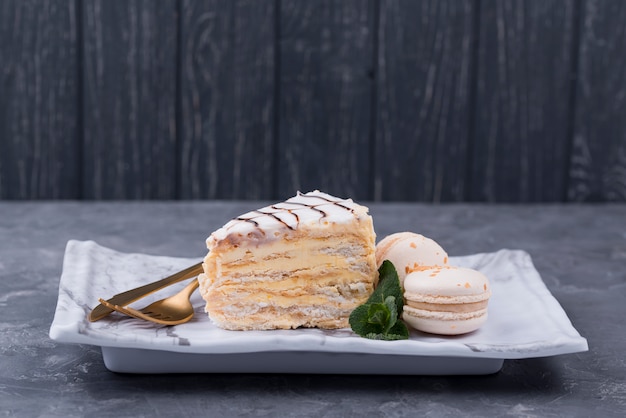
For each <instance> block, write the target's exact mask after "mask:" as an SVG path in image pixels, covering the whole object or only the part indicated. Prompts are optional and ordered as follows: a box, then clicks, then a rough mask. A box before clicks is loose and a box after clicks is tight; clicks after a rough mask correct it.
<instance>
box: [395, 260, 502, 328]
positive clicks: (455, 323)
mask: <svg viewBox="0 0 626 418" xmlns="http://www.w3.org/2000/svg"><path fill="white" fill-rule="evenodd" d="M490 296H491V290H490V287H489V280H488V279H487V277H485V275H484V274H482V273H481V272H479V271H477V270H472V269H469V268H464V267H453V266H431V267H424V268H422V269H419V270H416V271H414V272H411V273H409V274H408V275H407V276H406V278H405V280H404V299H405V305H404V309H403V313H402V319H403V320H404V322H406V323H407V324H408V325H410V326H411V327H413V328H415V329H417V330H419V331H424V332H429V333H433V334H443V335H457V334H465V333H468V332H471V331H474V330H476V329H478V328H479V327H480V326H481V325H482V324H484V323H485V321H486V320H487V304H488V302H489V297H490Z"/></svg>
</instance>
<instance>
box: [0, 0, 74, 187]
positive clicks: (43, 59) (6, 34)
mask: <svg viewBox="0 0 626 418" xmlns="http://www.w3.org/2000/svg"><path fill="white" fill-rule="evenodd" d="M74 7H75V3H74V2H67V1H63V0H58V1H55V0H47V1H35V0H27V1H22V0H6V1H2V2H0V63H1V67H0V199H59V198H60V199H67V198H74V197H76V196H77V193H78V189H77V188H78V180H77V177H78V176H77V173H78V171H77V170H78V166H77V152H78V147H77V140H78V137H77V116H76V115H77V111H76V110H77V94H78V90H77V88H78V87H77V69H78V66H77V49H76V33H77V31H76V28H77V25H76V10H75V8H74Z"/></svg>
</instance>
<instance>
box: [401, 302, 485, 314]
mask: <svg viewBox="0 0 626 418" xmlns="http://www.w3.org/2000/svg"><path fill="white" fill-rule="evenodd" d="M487 303H488V301H486V300H484V301H481V302H473V303H448V304H441V303H427V302H414V301H411V300H407V301H406V304H407V305H408V306H410V307H412V308H415V309H422V310H426V311H434V312H475V311H479V310H483V309H486V308H487Z"/></svg>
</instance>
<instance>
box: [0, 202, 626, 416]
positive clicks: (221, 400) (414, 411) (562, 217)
mask: <svg viewBox="0 0 626 418" xmlns="http://www.w3.org/2000/svg"><path fill="white" fill-rule="evenodd" d="M257 206H259V204H258V203H254V202H235V203H226V202H197V203H174V202H172V203H74V202H67V203H7V202H4V203H0V416H18V417H22V416H24V417H30V416H43V417H55V416H59V417H68V416H87V415H91V416H96V415H98V416H135V417H141V416H151V417H152V416H207V415H209V416H232V415H241V416H364V415H370V416H418V414H424V415H427V416H460V415H474V416H504V415H507V416H524V417H528V416H541V417H545V416H591V415H597V416H599V417H600V416H603V417H605V416H623V415H624V411H626V382H625V378H626V358H625V356H626V355H625V354H624V353H626V328H625V326H624V318H626V308H625V306H626V304H624V300H625V299H626V206H624V205H621V206H620V205H588V206H560V205H535V206H521V207H520V206H486V205H441V206H430V205H416V204H371V205H370V210H371V213H372V215H373V216H374V222H375V227H376V232H377V234H378V236H379V237H382V236H384V235H387V234H389V233H391V232H396V231H399V230H412V231H416V232H420V233H423V234H424V235H427V236H430V237H432V238H434V239H435V240H437V241H438V242H439V243H441V244H442V246H443V247H444V248H446V250H447V251H448V253H449V254H450V255H462V254H469V253H475V252H485V251H495V250H497V249H500V248H519V249H523V250H526V251H527V252H529V253H530V254H531V255H532V257H533V261H534V263H535V265H536V267H537V269H538V270H539V272H540V273H541V275H542V277H543V280H544V281H545V283H546V285H547V286H548V288H549V289H550V291H551V292H552V294H553V295H554V296H555V297H556V299H557V300H558V301H559V302H560V303H561V305H562V306H563V308H564V309H565V311H566V312H567V313H568V315H569V317H570V319H571V320H572V323H573V324H574V326H575V327H576V328H577V329H578V331H579V332H580V333H581V334H582V335H583V336H584V337H586V338H587V339H588V341H589V348H590V350H589V352H586V353H579V354H570V355H562V356H556V357H548V358H537V359H526V360H507V361H505V363H504V367H503V369H502V370H501V371H500V372H499V373H497V374H495V375H490V376H481V377H458V376H451V377H423V376H402V377H396V376H339V375H252V374H250V375H154V376H145V375H121V374H115V373H111V372H109V371H107V370H106V369H105V367H104V365H103V362H102V357H101V354H100V351H99V349H98V348H96V347H91V346H78V345H63V344H57V343H55V342H53V341H51V340H50V339H49V338H48V330H49V327H50V323H51V321H52V316H53V313H54V309H55V305H56V298H57V290H58V281H59V276H60V273H61V269H62V257H63V252H64V248H65V244H66V242H67V241H68V240H69V239H79V240H88V239H91V240H95V241H97V242H98V243H100V244H102V245H104V246H107V247H110V248H113V249H116V250H120V251H128V252H145V253H150V254H159V255H172V256H190V257H191V256H202V255H203V254H204V253H205V248H204V239H205V238H206V236H207V235H208V233H210V232H211V231H212V230H214V229H216V228H217V227H219V226H221V224H223V223H224V222H225V221H226V220H228V219H229V218H231V217H233V216H236V215H238V214H239V213H242V212H244V211H247V210H249V209H253V208H256V207H257Z"/></svg>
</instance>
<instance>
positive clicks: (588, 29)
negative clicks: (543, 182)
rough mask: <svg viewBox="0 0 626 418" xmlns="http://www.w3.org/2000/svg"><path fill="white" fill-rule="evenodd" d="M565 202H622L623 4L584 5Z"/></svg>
mask: <svg viewBox="0 0 626 418" xmlns="http://www.w3.org/2000/svg"><path fill="white" fill-rule="evenodd" d="M585 5H586V6H585V7H584V9H583V14H582V27H581V46H580V59H579V73H578V79H577V84H576V86H577V89H576V91H577V97H576V112H575V115H576V117H575V121H576V123H575V125H574V145H573V150H572V159H571V168H570V171H569V174H570V183H569V189H568V198H569V200H571V201H577V202H580V201H619V202H624V201H626V118H625V116H626V77H625V76H624V74H626V3H625V2H623V1H602V0H601V1H597V0H588V1H587V2H586V3H585Z"/></svg>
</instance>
